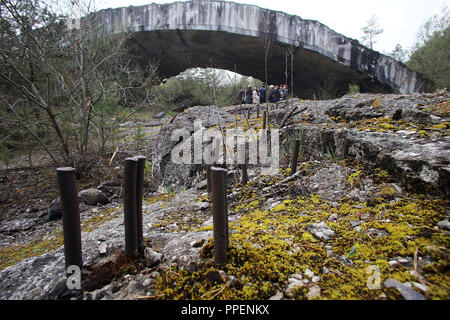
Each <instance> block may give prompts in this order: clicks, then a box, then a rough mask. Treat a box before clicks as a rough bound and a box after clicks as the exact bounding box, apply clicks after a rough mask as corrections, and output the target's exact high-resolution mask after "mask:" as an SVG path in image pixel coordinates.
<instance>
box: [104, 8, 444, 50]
mask: <svg viewBox="0 0 450 320" xmlns="http://www.w3.org/2000/svg"><path fill="white" fill-rule="evenodd" d="M182 1H184V0H182ZM171 2H175V1H174V0H98V4H99V6H100V8H117V7H127V6H130V5H133V6H139V5H144V4H149V3H171ZM234 2H239V3H245V4H254V5H257V6H260V7H262V8H267V9H272V10H279V11H283V12H286V13H289V14H293V15H297V16H300V17H301V18H303V19H312V20H317V21H319V22H321V23H323V24H325V25H327V26H328V27H330V28H331V29H333V30H335V31H336V32H339V33H342V34H343V35H345V36H347V37H350V38H354V39H358V40H360V39H361V36H362V32H361V27H362V26H364V25H365V24H366V22H367V20H369V18H370V17H371V16H372V15H373V14H374V15H376V17H377V18H378V24H379V25H380V27H381V28H383V29H384V32H383V33H382V34H381V35H379V36H378V37H377V43H376V44H375V45H374V49H375V50H378V51H380V52H391V51H392V50H393V49H394V47H395V45H396V44H398V43H399V44H401V45H402V46H403V48H408V49H409V48H410V47H412V46H413V44H414V42H415V39H416V34H417V31H418V29H419V27H420V26H421V25H422V24H423V23H425V22H426V20H428V18H430V17H431V16H433V15H436V14H439V13H441V12H442V9H443V8H444V6H447V7H450V0H377V1H374V0H340V1H338V0H235V1H234Z"/></svg>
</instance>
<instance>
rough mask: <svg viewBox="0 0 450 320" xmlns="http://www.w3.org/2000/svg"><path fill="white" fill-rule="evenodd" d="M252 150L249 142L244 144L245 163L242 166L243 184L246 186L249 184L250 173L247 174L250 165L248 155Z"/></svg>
mask: <svg viewBox="0 0 450 320" xmlns="http://www.w3.org/2000/svg"><path fill="white" fill-rule="evenodd" d="M249 148H250V145H249V143H248V142H245V144H244V163H243V164H242V165H241V166H242V184H243V185H246V184H247V182H248V172H247V164H248V153H247V150H248V149H249Z"/></svg>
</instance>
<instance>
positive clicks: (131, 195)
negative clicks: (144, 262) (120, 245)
mask: <svg viewBox="0 0 450 320" xmlns="http://www.w3.org/2000/svg"><path fill="white" fill-rule="evenodd" d="M137 164H138V159H137V158H136V157H132V158H126V159H125V176H124V183H123V185H124V194H123V210H124V215H123V216H124V226H125V253H126V255H128V256H134V257H135V256H136V255H137V244H138V236H137V210H136V208H137V204H136V198H137V197H136V189H137Z"/></svg>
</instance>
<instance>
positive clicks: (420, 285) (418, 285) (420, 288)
mask: <svg viewBox="0 0 450 320" xmlns="http://www.w3.org/2000/svg"><path fill="white" fill-rule="evenodd" d="M413 285H414V287H416V288H418V289H419V290H421V291H423V292H427V291H428V287H427V286H426V285H424V284H421V283H418V282H413Z"/></svg>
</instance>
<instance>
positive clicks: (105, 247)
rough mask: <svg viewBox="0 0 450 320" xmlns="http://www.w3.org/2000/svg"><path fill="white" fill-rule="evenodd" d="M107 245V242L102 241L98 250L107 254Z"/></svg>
mask: <svg viewBox="0 0 450 320" xmlns="http://www.w3.org/2000/svg"><path fill="white" fill-rule="evenodd" d="M107 247H108V246H107V245H106V242H102V243H101V244H100V245H99V246H98V251H99V252H100V253H101V254H105V253H106V249H107Z"/></svg>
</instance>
